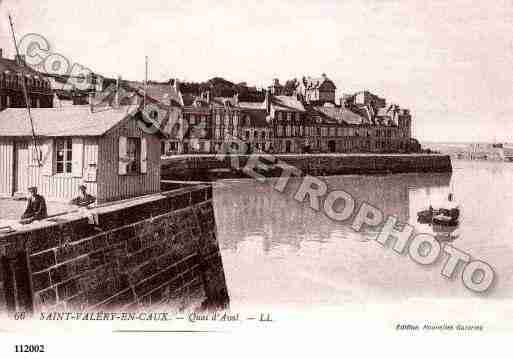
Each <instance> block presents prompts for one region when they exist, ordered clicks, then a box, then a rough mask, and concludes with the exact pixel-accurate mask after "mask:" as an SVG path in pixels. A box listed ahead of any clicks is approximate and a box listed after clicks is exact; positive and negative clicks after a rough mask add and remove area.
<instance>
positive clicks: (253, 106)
mask: <svg viewBox="0 0 513 359" xmlns="http://www.w3.org/2000/svg"><path fill="white" fill-rule="evenodd" d="M239 107H240V108H242V109H249V110H265V102H239Z"/></svg>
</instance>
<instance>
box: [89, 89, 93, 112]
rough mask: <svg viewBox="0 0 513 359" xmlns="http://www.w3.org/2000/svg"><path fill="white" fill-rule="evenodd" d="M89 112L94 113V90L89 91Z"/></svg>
mask: <svg viewBox="0 0 513 359" xmlns="http://www.w3.org/2000/svg"><path fill="white" fill-rule="evenodd" d="M88 95H89V100H88V102H89V112H91V113H93V99H94V92H89V94H88Z"/></svg>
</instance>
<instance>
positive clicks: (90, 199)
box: [71, 184, 96, 207]
mask: <svg viewBox="0 0 513 359" xmlns="http://www.w3.org/2000/svg"><path fill="white" fill-rule="evenodd" d="M78 189H79V191H80V195H79V196H77V197H75V198H73V199H72V200H71V204H74V205H75V206H79V207H88V206H90V205H91V204H93V203H94V202H96V198H95V197H94V196H93V195H91V194H89V193H87V187H86V186H85V185H83V184H82V185H80V186H79V187H78Z"/></svg>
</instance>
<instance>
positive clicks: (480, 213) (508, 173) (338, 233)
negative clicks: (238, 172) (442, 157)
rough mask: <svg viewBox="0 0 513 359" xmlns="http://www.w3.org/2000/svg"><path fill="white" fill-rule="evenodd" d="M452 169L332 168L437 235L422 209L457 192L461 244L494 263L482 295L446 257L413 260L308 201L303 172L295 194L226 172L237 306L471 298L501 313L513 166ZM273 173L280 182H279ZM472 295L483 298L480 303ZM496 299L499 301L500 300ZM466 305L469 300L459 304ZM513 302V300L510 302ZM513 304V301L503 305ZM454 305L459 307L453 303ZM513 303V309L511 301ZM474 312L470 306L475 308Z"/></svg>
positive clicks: (222, 202) (510, 268)
mask: <svg viewBox="0 0 513 359" xmlns="http://www.w3.org/2000/svg"><path fill="white" fill-rule="evenodd" d="M453 167H454V170H453V173H452V174H394V175H380V176H334V177H325V178H323V180H325V181H326V183H327V184H328V188H329V190H336V189H340V190H344V191H346V192H348V193H350V194H351V195H352V196H353V197H354V198H355V199H356V201H357V203H358V202H359V203H361V202H362V201H365V202H368V203H371V204H373V205H374V206H376V207H377V208H379V209H381V210H382V211H383V212H384V213H385V214H387V215H394V216H396V217H398V219H399V220H400V221H401V222H408V223H410V224H411V225H413V226H414V227H415V229H416V231H418V232H428V233H432V234H436V233H433V229H432V228H431V227H430V226H429V225H420V224H418V223H417V215H416V214H417V212H418V211H420V210H422V209H425V208H426V207H427V206H428V205H429V204H430V203H436V202H439V201H441V200H443V199H444V198H446V196H447V194H448V193H449V192H452V193H454V196H455V200H456V201H457V202H458V203H459V205H460V208H461V212H462V220H461V223H460V225H459V227H458V228H457V229H456V230H455V231H454V232H453V233H451V234H450V236H449V238H450V239H451V240H452V242H451V243H452V245H453V246H455V247H457V248H458V249H460V250H462V251H464V252H466V253H468V254H469V255H471V256H472V258H475V259H479V260H482V261H485V262H487V263H489V264H490V265H491V266H492V267H493V269H494V271H495V274H496V281H495V283H494V285H493V287H492V288H491V289H490V290H488V291H487V292H486V293H482V294H476V293H474V292H472V291H470V290H469V289H467V288H466V287H465V286H464V285H463V283H462V281H461V279H460V277H461V272H462V270H461V266H459V267H458V270H457V272H456V274H455V276H454V278H453V279H447V278H444V277H443V276H442V275H441V274H440V271H441V269H442V266H443V264H444V262H445V259H444V258H446V257H441V259H440V260H439V261H437V262H436V263H434V264H433V265H429V266H422V265H419V264H417V263H415V262H413V261H412V260H411V259H410V258H409V257H408V255H399V254H397V253H395V252H394V251H393V250H392V249H391V248H389V247H383V246H381V245H380V244H379V243H377V242H376V241H373V240H368V237H370V236H372V235H373V233H370V232H368V231H362V232H360V233H356V232H354V231H353V230H352V229H351V228H350V223H337V222H335V221H333V220H331V219H329V218H328V217H327V216H326V215H325V214H324V213H322V212H317V211H314V210H312V209H311V208H309V204H308V203H307V202H308V201H307V202H305V203H299V202H297V201H296V200H295V199H294V198H293V195H294V189H295V188H297V187H298V185H299V183H300V181H301V179H293V180H291V183H290V184H289V186H288V188H289V190H287V191H286V192H285V193H281V192H278V191H277V190H276V189H274V188H273V186H272V183H258V182H256V181H254V180H249V179H244V180H225V181H221V182H218V183H217V184H216V186H215V189H214V207H215V214H216V220H217V226H218V238H219V242H220V245H221V248H222V256H223V262H224V269H225V273H226V279H227V284H228V289H229V293H230V297H231V307H232V310H238V309H248V308H260V307H264V306H265V307H272V308H274V309H275V310H276V309H278V308H282V309H287V310H291V309H292V310H296V309H297V310H302V311H304V310H307V311H308V310H322V308H323V307H330V308H333V307H335V308H337V307H338V308H341V307H344V306H348V305H352V306H353V307H354V306H357V307H359V308H360V309H362V308H364V307H368V306H372V305H374V304H376V305H377V304H387V303H388V304H393V305H395V306H396V308H397V306H398V305H399V306H400V305H402V304H406V303H412V302H422V303H431V306H432V307H433V308H436V307H437V305H438V304H439V303H440V302H442V301H446V302H451V303H452V302H453V303H457V302H460V301H461V302H464V303H467V309H468V308H470V307H472V309H469V310H471V311H477V309H476V306H477V307H478V308H479V311H480V312H483V311H485V310H487V311H489V312H492V311H493V310H495V309H496V308H497V307H496V306H495V304H496V303H502V304H506V303H507V304H508V305H509V298H510V297H511V296H512V294H513V280H512V277H513V261H512V258H513V241H512V237H511V233H513V186H512V184H513V165H512V164H511V163H504V162H476V161H472V162H470V161H454V163H453ZM271 182H272V181H271ZM469 303H473V304H472V305H470V304H469ZM492 303H494V304H492ZM459 308H461V307H459ZM508 308H509V307H508ZM503 309H504V308H503ZM448 310H449V309H448ZM508 311H509V309H508ZM465 317H466V318H469V313H465Z"/></svg>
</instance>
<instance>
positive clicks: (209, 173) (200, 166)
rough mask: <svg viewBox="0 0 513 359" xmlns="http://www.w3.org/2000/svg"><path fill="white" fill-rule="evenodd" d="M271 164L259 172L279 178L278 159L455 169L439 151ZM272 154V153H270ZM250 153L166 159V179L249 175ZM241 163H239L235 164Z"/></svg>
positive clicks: (328, 167)
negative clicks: (245, 167)
mask: <svg viewBox="0 0 513 359" xmlns="http://www.w3.org/2000/svg"><path fill="white" fill-rule="evenodd" d="M254 156H260V157H261V158H262V162H264V163H266V164H267V165H268V167H269V169H268V170H267V171H259V172H261V173H262V175H264V176H266V177H279V176H280V175H281V173H282V171H283V170H282V168H281V167H280V166H277V165H276V164H277V162H278V161H280V162H285V163H286V164H288V165H290V166H293V167H295V168H297V169H299V170H300V171H301V173H302V175H311V176H334V175H348V174H362V175H364V174H387V173H422V172H424V173H445V172H452V165H451V159H450V157H449V156H446V155H438V154H364V153H362V154H357V153H356V154H342V153H333V154H288V155H283V154H279V155H272V157H273V158H274V160H275V162H274V163H272V162H269V161H268V160H267V159H266V157H265V156H266V155H265V154H255V155H254ZM268 157H269V156H268ZM249 158H250V156H248V155H233V154H232V155H223V156H218V155H176V156H169V157H166V158H163V160H162V170H161V173H162V179H163V180H175V181H191V180H192V181H211V180H216V179H220V178H244V177H248V175H247V174H246V173H244V171H243V168H244V166H246V163H247V162H248V159H249ZM234 164H237V166H234Z"/></svg>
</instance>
